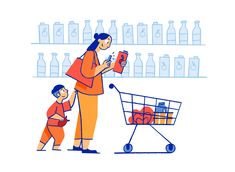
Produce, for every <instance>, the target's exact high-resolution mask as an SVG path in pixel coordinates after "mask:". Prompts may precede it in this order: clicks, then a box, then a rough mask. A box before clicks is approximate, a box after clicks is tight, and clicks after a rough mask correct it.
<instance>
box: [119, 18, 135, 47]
mask: <svg viewBox="0 0 235 172" xmlns="http://www.w3.org/2000/svg"><path fill="white" fill-rule="evenodd" d="M122 34H123V44H134V35H133V25H128V23H124V25H123V27H122Z"/></svg>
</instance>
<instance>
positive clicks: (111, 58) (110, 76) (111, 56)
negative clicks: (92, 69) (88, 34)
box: [104, 54, 116, 78]
mask: <svg viewBox="0 0 235 172" xmlns="http://www.w3.org/2000/svg"><path fill="white" fill-rule="evenodd" d="M113 56H114V54H112V55H109V56H108V58H107V59H110V60H111V61H115V60H116V59H114V58H113ZM107 59H106V60H107ZM104 77H105V78H114V77H115V72H114V71H113V70H110V71H108V72H106V73H105V74H104Z"/></svg>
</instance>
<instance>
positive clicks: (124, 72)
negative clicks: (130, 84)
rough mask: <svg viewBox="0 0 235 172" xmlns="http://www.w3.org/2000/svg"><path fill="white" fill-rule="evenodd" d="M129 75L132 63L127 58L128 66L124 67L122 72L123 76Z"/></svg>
mask: <svg viewBox="0 0 235 172" xmlns="http://www.w3.org/2000/svg"><path fill="white" fill-rule="evenodd" d="M129 76H130V63H129V61H128V60H127V61H126V66H125V67H124V69H123V72H122V77H123V78H127V77H129Z"/></svg>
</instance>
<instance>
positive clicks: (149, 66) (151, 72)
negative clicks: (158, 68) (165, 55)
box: [146, 53, 155, 77]
mask: <svg viewBox="0 0 235 172" xmlns="http://www.w3.org/2000/svg"><path fill="white" fill-rule="evenodd" d="M146 77H155V62H154V60H153V53H148V60H147V63H146Z"/></svg>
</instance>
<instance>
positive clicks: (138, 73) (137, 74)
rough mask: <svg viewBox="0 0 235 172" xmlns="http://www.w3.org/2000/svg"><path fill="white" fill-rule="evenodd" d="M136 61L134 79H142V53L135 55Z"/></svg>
mask: <svg viewBox="0 0 235 172" xmlns="http://www.w3.org/2000/svg"><path fill="white" fill-rule="evenodd" d="M135 55H136V59H135V62H134V77H135V78H140V77H143V62H142V60H141V58H140V56H141V53H135Z"/></svg>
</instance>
